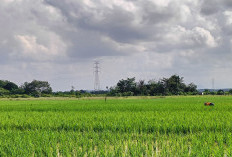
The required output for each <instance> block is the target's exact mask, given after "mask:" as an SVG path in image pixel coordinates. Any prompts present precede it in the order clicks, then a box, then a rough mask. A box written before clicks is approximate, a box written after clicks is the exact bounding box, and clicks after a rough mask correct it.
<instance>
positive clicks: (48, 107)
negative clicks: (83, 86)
mask: <svg viewBox="0 0 232 157" xmlns="http://www.w3.org/2000/svg"><path fill="white" fill-rule="evenodd" d="M206 101H212V102H214V103H215V106H214V107H206V106H204V105H203V104H204V102H206ZM231 150H232V97H231V96H182V97H179V96H176V97H149V98H145V97H140V98H139V97H137V98H136V97H135V98H127V99H124V98H123V99H122V98H118V99H117V98H112V99H111V98H108V99H107V101H106V102H105V100H104V98H102V99H28V100H27V99H2V100H0V156H232V151H231Z"/></svg>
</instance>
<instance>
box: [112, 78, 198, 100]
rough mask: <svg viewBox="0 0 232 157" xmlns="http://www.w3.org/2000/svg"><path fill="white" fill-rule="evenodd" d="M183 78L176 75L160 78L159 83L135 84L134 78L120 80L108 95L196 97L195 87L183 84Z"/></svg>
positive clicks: (142, 81) (141, 81)
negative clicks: (189, 95)
mask: <svg viewBox="0 0 232 157" xmlns="http://www.w3.org/2000/svg"><path fill="white" fill-rule="evenodd" d="M183 80H184V78H183V77H180V76H178V75H172V76H171V77H170V78H162V79H160V80H159V81H154V80H151V81H148V83H145V81H144V80H140V81H139V82H135V78H127V79H126V80H123V79H122V80H120V81H119V82H118V83H117V85H116V86H115V87H111V88H110V92H109V94H108V95H111V96H118V95H119V96H129V95H135V96H138V95H140V96H143V95H144V96H149V95H152V96H154V95H156V96H157V95H188V94H191V95H196V94H198V91H197V86H196V85H195V84H194V83H190V84H188V85H186V84H184V82H183Z"/></svg>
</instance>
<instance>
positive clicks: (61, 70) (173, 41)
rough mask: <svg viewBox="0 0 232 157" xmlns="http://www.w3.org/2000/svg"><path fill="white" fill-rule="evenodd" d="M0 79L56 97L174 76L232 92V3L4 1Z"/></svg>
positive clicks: (192, 0) (206, 0) (0, 25)
mask: <svg viewBox="0 0 232 157" xmlns="http://www.w3.org/2000/svg"><path fill="white" fill-rule="evenodd" d="M0 56H1V57H0V79H1V80H10V81H12V82H15V83H17V84H18V85H22V84H23V83H24V82H26V81H27V82H30V81H32V80H34V79H36V80H43V81H48V82H49V83H50V84H51V86H52V88H53V90H54V91H60V90H62V91H66V90H70V89H71V86H74V87H75V89H77V90H79V89H88V90H90V89H93V88H94V73H93V71H94V69H93V67H94V65H93V63H94V61H96V60H97V61H99V62H100V67H101V69H100V74H99V75H100V84H101V89H105V88H106V86H109V87H111V86H114V85H116V83H117V82H118V80H120V79H126V78H128V77H136V80H146V81H149V80H151V79H155V80H159V79H160V78H163V77H170V76H171V75H173V74H177V75H179V76H182V77H184V81H185V82H186V83H191V82H193V83H195V84H196V85H197V86H198V88H212V80H213V79H214V87H215V88H231V87H232V79H231V78H232V70H231V69H232V62H231V61H232V1H231V0H110V1H109V0H0Z"/></svg>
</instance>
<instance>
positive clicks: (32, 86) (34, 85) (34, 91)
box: [23, 80, 52, 97]
mask: <svg viewBox="0 0 232 157" xmlns="http://www.w3.org/2000/svg"><path fill="white" fill-rule="evenodd" d="M23 89H24V90H25V92H26V94H29V95H32V96H35V97H40V96H41V94H51V93H52V88H51V87H50V84H49V83H48V82H47V81H38V80H33V81H32V82H30V83H28V82H25V83H24V85H23Z"/></svg>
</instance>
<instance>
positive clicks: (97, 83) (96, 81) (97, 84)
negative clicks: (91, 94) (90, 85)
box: [94, 61, 100, 91]
mask: <svg viewBox="0 0 232 157" xmlns="http://www.w3.org/2000/svg"><path fill="white" fill-rule="evenodd" d="M99 64H100V63H99V61H95V62H94V90H95V91H98V90H100V79H99V72H100V67H99Z"/></svg>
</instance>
